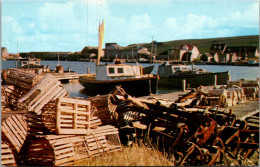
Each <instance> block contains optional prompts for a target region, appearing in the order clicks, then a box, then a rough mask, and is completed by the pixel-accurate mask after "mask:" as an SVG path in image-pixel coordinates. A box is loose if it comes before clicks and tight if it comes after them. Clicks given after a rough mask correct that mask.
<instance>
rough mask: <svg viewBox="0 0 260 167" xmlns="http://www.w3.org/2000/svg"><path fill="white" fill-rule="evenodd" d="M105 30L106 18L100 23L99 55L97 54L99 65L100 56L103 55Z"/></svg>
mask: <svg viewBox="0 0 260 167" xmlns="http://www.w3.org/2000/svg"><path fill="white" fill-rule="evenodd" d="M104 32H105V20H103V21H102V23H101V24H100V23H99V27H98V56H97V65H99V62H100V58H101V55H102V44H103V41H104Z"/></svg>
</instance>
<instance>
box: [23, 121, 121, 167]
mask: <svg viewBox="0 0 260 167" xmlns="http://www.w3.org/2000/svg"><path fill="white" fill-rule="evenodd" d="M27 145H28V147H27V148H26V150H24V152H23V158H22V159H23V162H22V163H23V164H24V165H48V166H67V165H71V164H72V163H73V162H75V161H76V160H80V159H84V158H90V157H92V156H97V155H101V154H103V153H105V152H112V151H116V150H120V149H121V144H120V140H119V137H118V129H117V128H115V127H113V126H110V125H107V126H103V127H98V128H97V129H92V130H91V133H90V134H88V135H37V136H35V138H33V139H32V140H30V141H28V144H27Z"/></svg>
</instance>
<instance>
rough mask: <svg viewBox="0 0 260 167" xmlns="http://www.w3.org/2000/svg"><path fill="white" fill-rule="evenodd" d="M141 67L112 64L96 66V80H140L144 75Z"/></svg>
mask: <svg viewBox="0 0 260 167" xmlns="http://www.w3.org/2000/svg"><path fill="white" fill-rule="evenodd" d="M141 69H142V68H141V67H140V66H139V65H126V64H110V65H99V66H96V80H99V81H110V80H119V79H129V78H140V77H141V75H142V71H141Z"/></svg>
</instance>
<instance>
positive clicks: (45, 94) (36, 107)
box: [18, 74, 68, 115]
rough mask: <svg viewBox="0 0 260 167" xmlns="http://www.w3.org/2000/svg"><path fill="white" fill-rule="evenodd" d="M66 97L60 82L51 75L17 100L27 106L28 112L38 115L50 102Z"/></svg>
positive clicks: (66, 94) (66, 93)
mask: <svg viewBox="0 0 260 167" xmlns="http://www.w3.org/2000/svg"><path fill="white" fill-rule="evenodd" d="M66 96H68V92H67V91H66V90H65V89H64V88H63V86H62V84H61V82H60V81H59V80H58V79H57V78H56V77H54V76H52V75H51V74H46V75H45V76H44V78H43V79H42V80H41V81H40V82H39V83H38V84H37V85H35V86H34V87H33V88H32V89H31V90H30V91H29V92H28V93H27V94H25V95H24V96H23V97H22V98H20V99H19V100H18V102H19V103H24V104H26V105H27V106H28V110H29V111H34V112H36V113H37V114H38V115H40V114H41V113H42V111H41V109H42V108H43V107H44V105H46V104H47V103H48V102H50V101H51V100H56V99H57V98H59V97H66Z"/></svg>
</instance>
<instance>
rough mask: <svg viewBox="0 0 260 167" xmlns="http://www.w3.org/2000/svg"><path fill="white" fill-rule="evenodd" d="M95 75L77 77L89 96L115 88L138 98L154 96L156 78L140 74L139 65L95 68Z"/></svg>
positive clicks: (100, 66)
mask: <svg viewBox="0 0 260 167" xmlns="http://www.w3.org/2000/svg"><path fill="white" fill-rule="evenodd" d="M96 69H97V70H96V74H94V75H93V74H92V75H91V74H90V75H84V76H80V77H79V82H80V84H81V85H83V86H84V87H85V91H86V92H87V93H88V94H90V95H97V94H108V93H109V92H110V91H112V90H113V89H114V88H115V86H118V85H121V87H122V88H123V89H124V90H125V91H126V92H127V93H129V94H131V95H133V96H136V97H139V96H145V95H149V94H151V93H152V94H156V92H157V84H158V76H157V75H152V74H142V68H141V66H139V65H136V66H135V65H126V64H109V65H99V66H96Z"/></svg>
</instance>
